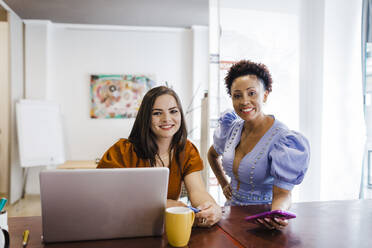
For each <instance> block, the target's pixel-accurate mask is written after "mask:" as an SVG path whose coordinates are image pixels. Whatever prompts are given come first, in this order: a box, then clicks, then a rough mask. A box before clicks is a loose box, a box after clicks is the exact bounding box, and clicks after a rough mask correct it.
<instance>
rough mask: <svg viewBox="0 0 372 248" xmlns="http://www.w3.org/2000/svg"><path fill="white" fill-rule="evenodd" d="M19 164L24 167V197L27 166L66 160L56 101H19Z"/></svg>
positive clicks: (60, 119) (47, 164)
mask: <svg viewBox="0 0 372 248" xmlns="http://www.w3.org/2000/svg"><path fill="white" fill-rule="evenodd" d="M16 115H17V131H18V144H19V159H20V165H21V167H23V168H24V181H23V191H22V198H23V197H24V194H25V187H26V182H27V170H28V168H29V167H33V166H50V165H58V164H63V163H64V162H65V150H64V142H63V131H62V118H61V111H60V107H59V105H58V104H57V103H53V102H50V101H41V100H20V101H19V102H18V103H17V105H16Z"/></svg>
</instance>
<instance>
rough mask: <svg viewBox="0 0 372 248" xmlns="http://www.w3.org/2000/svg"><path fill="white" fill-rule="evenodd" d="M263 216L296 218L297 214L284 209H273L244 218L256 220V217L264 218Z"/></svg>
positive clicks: (250, 220)
mask: <svg viewBox="0 0 372 248" xmlns="http://www.w3.org/2000/svg"><path fill="white" fill-rule="evenodd" d="M263 218H280V219H293V218H296V215H295V214H294V213H290V212H286V211H283V210H273V211H268V212H263V213H259V214H256V215H251V216H247V217H245V218H244V219H245V220H246V221H249V222H254V221H255V220H256V219H263Z"/></svg>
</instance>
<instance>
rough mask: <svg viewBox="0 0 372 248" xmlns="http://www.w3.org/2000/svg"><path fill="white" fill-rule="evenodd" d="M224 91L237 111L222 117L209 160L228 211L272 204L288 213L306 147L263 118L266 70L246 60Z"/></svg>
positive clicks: (276, 223) (269, 223)
mask: <svg viewBox="0 0 372 248" xmlns="http://www.w3.org/2000/svg"><path fill="white" fill-rule="evenodd" d="M225 85H226V88H227V91H228V93H229V95H230V96H231V97H232V103H233V107H234V110H235V111H227V112H225V113H224V114H222V116H221V117H220V119H219V126H218V128H217V129H216V130H215V132H214V137H213V140H214V143H213V145H212V146H211V147H210V149H209V151H208V160H209V163H210V165H211V167H212V170H213V172H214V174H215V175H216V177H217V179H218V182H219V184H220V185H221V187H222V190H223V193H224V195H225V196H226V199H227V202H226V205H238V206H243V205H249V204H270V203H271V204H272V205H271V210H288V209H289V208H290V205H291V190H292V189H293V187H294V185H296V184H299V183H301V181H302V179H303V178H304V175H305V172H306V170H307V167H308V163H309V153H310V151H309V149H310V147H309V143H308V141H307V140H306V138H305V137H304V136H302V135H301V134H300V133H298V132H294V131H290V130H289V129H288V128H287V127H286V126H285V125H284V124H283V123H281V122H280V121H278V120H277V119H276V118H275V117H274V116H272V115H266V114H264V112H263V110H262V107H263V104H264V103H265V102H266V100H267V98H268V95H269V93H270V92H271V86H272V79H271V75H270V72H269V71H268V69H267V67H266V66H265V65H263V64H257V63H254V62H251V61H247V60H242V61H240V62H238V63H236V64H234V65H233V66H232V67H231V68H230V70H229V72H228V74H227V76H226V78H225ZM220 156H221V157H222V162H221V160H220V159H219V157H220ZM224 172H225V173H226V174H227V175H228V176H229V177H230V178H231V182H229V181H228V178H227V177H226V175H225V173H224ZM259 222H260V223H259V224H261V225H263V226H265V227H267V228H269V229H281V228H283V227H285V226H286V225H287V224H288V222H287V221H285V220H281V219H277V218H274V219H270V218H266V219H264V220H260V221H259Z"/></svg>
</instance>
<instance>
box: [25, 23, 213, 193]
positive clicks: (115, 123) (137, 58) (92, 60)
mask: <svg viewBox="0 0 372 248" xmlns="http://www.w3.org/2000/svg"><path fill="white" fill-rule="evenodd" d="M28 23H30V22H28V21H26V34H32V33H33V32H32V30H33V29H35V32H38V33H40V32H39V31H40V27H37V25H36V26H35V25H28ZM33 24H35V22H33ZM38 24H39V25H44V27H47V28H44V30H47V33H44V34H43V35H40V36H36V35H33V36H32V41H30V40H29V39H28V37H27V36H26V44H27V43H28V42H31V44H29V46H28V47H29V49H31V48H32V47H33V46H34V47H37V43H38V42H45V40H48V44H46V46H45V47H46V49H47V52H46V54H47V56H46V58H45V60H41V61H39V60H40V57H37V56H36V55H34V57H32V58H31V59H28V60H27V61H28V62H27V61H26V62H27V63H26V68H27V66H35V65H30V63H35V61H36V63H40V64H45V65H46V66H47V68H48V70H47V71H46V72H45V73H47V74H48V75H45V74H43V73H42V75H41V76H40V78H41V79H43V78H46V79H47V83H46V86H45V88H40V85H42V84H40V82H38V81H37V80H29V81H27V79H26V82H27V88H28V89H29V88H32V89H33V90H34V89H35V88H36V89H38V90H40V91H45V92H46V99H47V100H52V101H56V102H58V103H60V105H61V109H62V115H63V127H64V133H65V147H66V159H67V160H94V159H95V158H99V157H101V156H102V155H103V153H104V152H105V151H106V150H107V149H108V148H109V147H110V146H111V145H112V144H113V143H114V142H116V141H117V140H118V139H119V138H121V137H127V136H128V135H129V133H130V130H131V127H132V125H133V122H134V119H99V120H98V119H90V117H89V116H90V115H89V110H90V86H89V80H90V75H91V74H97V73H103V74H124V73H127V74H149V75H154V76H155V81H156V82H158V83H161V84H163V83H164V82H165V81H167V82H168V84H169V85H172V86H173V88H174V90H175V91H176V92H177V93H178V94H179V96H180V99H181V101H182V105H183V107H184V108H186V107H187V106H188V105H189V103H190V101H191V97H192V93H193V88H194V87H193V84H194V82H193V80H195V79H194V78H193V73H194V70H193V57H195V56H196V55H193V46H196V45H195V44H193V43H195V42H201V43H206V44H208V43H207V42H208V37H207V36H205V35H204V36H203V35H202V36H203V37H204V38H203V39H199V38H198V39H196V40H195V39H193V32H200V29H198V28H194V30H195V31H192V30H190V29H183V28H146V27H120V26H89V25H71V24H68V25H67V24H53V23H52V24H50V23H49V22H47V21H45V22H44V23H42V22H39V23H38ZM203 32H208V31H207V29H205V30H204V31H203ZM45 36H47V37H45ZM36 37H39V39H40V41H38V40H37V39H35V38H36ZM201 46H202V47H203V46H204V45H201ZM26 49H27V46H26ZM206 56H207V51H206ZM206 56H205V57H206ZM37 61H39V62H37ZM45 61H48V62H47V63H45ZM207 69H208V68H206V70H207ZM26 71H27V69H26ZM195 73H200V72H197V71H195ZM195 83H197V82H195ZM28 93H30V92H26V95H27V98H37V99H40V94H38V93H37V92H35V93H34V94H28ZM197 100H198V99H197ZM190 119H191V115H190ZM188 122H189V121H188ZM188 124H189V123H188ZM189 126H190V125H189ZM39 170H40V169H32V170H31V171H30V176H29V179H30V180H29V182H28V185H27V190H26V192H27V193H38V192H39V191H38V183H37V181H38V180H37V174H38V172H39Z"/></svg>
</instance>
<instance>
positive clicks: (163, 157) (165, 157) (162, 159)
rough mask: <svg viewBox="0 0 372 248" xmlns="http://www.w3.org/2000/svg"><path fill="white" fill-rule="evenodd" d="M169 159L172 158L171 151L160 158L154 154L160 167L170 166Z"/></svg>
mask: <svg viewBox="0 0 372 248" xmlns="http://www.w3.org/2000/svg"><path fill="white" fill-rule="evenodd" d="M171 158H172V150H171V151H169V153H166V154H163V155H162V156H160V155H159V154H158V153H156V159H157V160H158V161H160V163H161V165H162V167H168V165H170V162H171ZM164 162H165V163H164ZM166 164H167V166H166Z"/></svg>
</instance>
